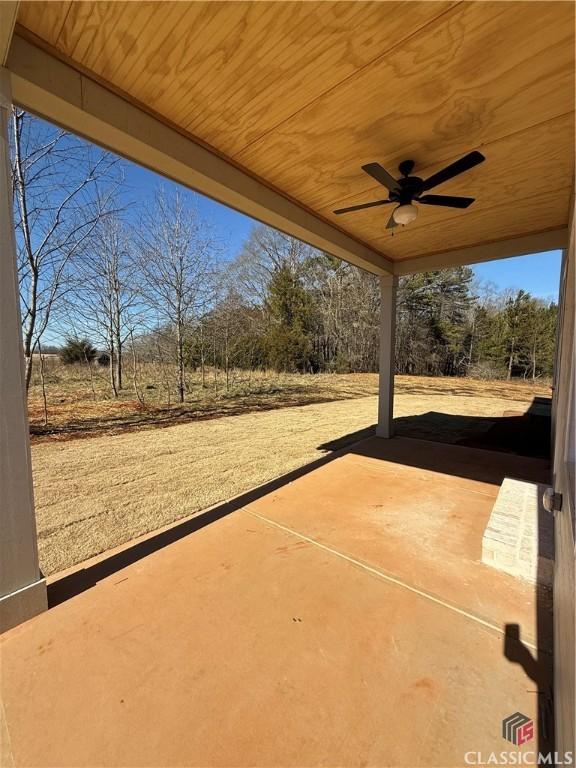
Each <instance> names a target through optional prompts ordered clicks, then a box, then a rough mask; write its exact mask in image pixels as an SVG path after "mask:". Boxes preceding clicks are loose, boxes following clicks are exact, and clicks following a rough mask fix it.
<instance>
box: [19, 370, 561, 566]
mask: <svg viewBox="0 0 576 768" xmlns="http://www.w3.org/2000/svg"><path fill="white" fill-rule="evenodd" d="M331 378H333V379H334V378H336V379H337V377H331ZM350 378H351V377H346V379H348V382H347V383H346V384H345V386H344V385H341V389H340V390H338V388H336V390H337V394H336V396H335V397H333V398H332V399H333V400H335V401H334V402H324V403H316V404H311V405H299V406H298V405H297V406H294V407H290V408H282V409H280V408H279V407H278V404H275V405H273V406H272V408H273V409H271V410H265V411H262V410H260V411H257V412H247V413H241V414H239V415H234V416H224V417H221V418H214V417H213V418H211V419H209V420H202V419H200V420H198V419H196V420H189V421H187V422H186V423H183V424H178V425H176V426H168V427H165V428H157V429H145V430H142V429H140V430H134V429H131V430H129V431H124V432H122V433H119V434H111V435H110V434H106V435H100V436H96V437H92V438H91V439H88V440H71V439H67V440H61V439H55V440H54V439H53V440H51V441H49V442H46V441H44V442H40V443H37V444H35V445H34V446H33V450H32V458H33V465H34V481H35V492H36V508H37V520H38V534H39V545H40V557H41V565H42V569H43V571H44V573H46V574H52V573H54V572H57V571H59V570H62V569H64V568H67V567H68V566H71V565H73V564H75V563H78V562H80V561H82V560H85V559H87V558H88V557H90V556H92V555H95V554H98V553H100V552H103V551H105V550H107V549H110V548H112V547H114V546H116V545H119V544H121V543H124V542H126V541H129V540H130V539H133V538H135V537H136V536H138V535H140V534H142V533H146V532H148V531H151V530H154V529H156V528H159V527H161V526H163V525H165V524H167V523H170V522H173V521H175V520H177V519H179V518H181V517H184V516H188V515H190V514H192V513H194V512H196V511H198V510H200V509H203V508H205V507H207V506H210V505H212V504H215V503H217V502H219V501H222V500H225V499H228V498H230V497H232V496H234V495H236V494H239V493H241V492H243V491H246V490H248V489H250V488H252V487H254V486H257V485H259V484H261V483H263V482H265V481H267V480H270V479H272V478H274V477H277V476H278V475H281V474H283V473H285V472H288V471H290V470H292V469H295V468H297V467H299V466H302V465H303V464H305V463H307V462H309V461H312V460H314V459H317V458H319V457H321V456H324V455H325V454H326V452H328V451H330V450H332V449H333V448H335V447H339V445H341V444H342V441H341V440H340V438H342V437H343V436H346V435H351V434H352V435H354V433H356V432H358V431H359V430H366V429H367V428H369V427H370V426H371V425H373V424H374V423H375V420H376V411H377V398H376V397H375V396H374V395H373V394H371V392H373V391H374V388H375V387H376V381H377V379H376V376H374V375H368V374H366V375H364V376H363V378H362V380H361V381H360V380H358V382H357V383H356V384H355V385H353V383H352V382H351V381H350ZM323 386H324V387H328V385H327V383H326V380H324V383H323ZM352 386H355V387H356V390H355V395H350V394H349V395H348V397H347V398H346V399H337V398H338V394H339V392H341V391H343V390H346V389H347V388H348V387H352ZM535 395H544V396H549V395H550V391H549V388H547V387H543V386H540V387H536V388H535V387H533V386H532V385H531V384H516V383H513V384H509V383H505V382H475V381H471V380H464V379H460V380H454V379H423V378H411V377H398V380H397V396H396V407H395V416H396V417H397V418H398V417H400V418H401V417H407V416H415V415H418V414H423V413H429V412H430V411H436V412H439V413H443V414H454V415H467V416H483V417H486V416H494V417H499V416H502V415H503V413H504V412H505V411H508V412H509V411H518V412H520V411H525V410H526V408H527V407H528V405H529V404H530V402H531V401H532V399H533V397H534V396H535ZM351 397H352V398H354V399H350V398H351ZM400 423H401V422H400ZM430 436H431V437H434V435H430ZM447 437H448V439H450V438H452V437H454V435H450V434H448V435H444V439H446V438H447ZM353 439H357V436H356V437H352V440H353ZM45 440H46V438H45Z"/></svg>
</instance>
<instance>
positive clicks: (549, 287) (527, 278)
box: [125, 163, 562, 300]
mask: <svg viewBox="0 0 576 768" xmlns="http://www.w3.org/2000/svg"><path fill="white" fill-rule="evenodd" d="M125 169H126V187H127V191H126V193H125V197H126V200H127V201H128V200H129V201H131V202H145V201H146V200H152V199H153V197H154V192H155V189H156V188H157V187H158V185H159V184H165V185H169V184H171V183H172V182H170V181H167V180H165V179H161V178H160V177H159V176H157V175H156V174H155V173H152V172H151V171H148V170H146V169H144V168H140V167H139V166H137V165H134V164H133V163H126V164H125ZM198 207H199V211H200V214H201V216H202V217H203V218H205V219H206V220H208V221H210V222H211V224H212V226H213V227H214V229H215V232H214V234H215V236H216V237H217V239H218V241H219V243H220V244H221V246H222V249H223V257H224V258H225V259H232V258H234V256H235V255H236V254H237V253H238V252H239V251H240V249H241V247H242V243H243V242H244V241H245V240H246V238H247V237H248V234H249V233H250V229H251V228H252V226H253V225H254V223H255V222H254V220H253V219H250V218H249V217H248V216H244V215H242V214H241V213H237V212H236V211H233V210H231V209H230V208H227V207H226V206H224V205H221V204H220V203H216V202H214V201H213V200H210V199H208V198H207V197H203V196H202V195H198ZM561 260H562V253H561V251H550V252H548V253H537V254H532V255H530V256H518V257H516V258H511V259H500V260H498V261H490V262H486V263H484V264H477V265H475V266H473V269H474V272H475V273H476V275H477V277H478V279H479V280H482V281H489V282H491V283H494V284H495V285H496V287H497V288H498V289H499V290H505V289H506V288H522V289H524V290H525V291H528V292H529V293H531V294H532V295H533V296H538V297H539V298H542V299H548V300H556V299H557V296H558V284H559V279H560V265H561Z"/></svg>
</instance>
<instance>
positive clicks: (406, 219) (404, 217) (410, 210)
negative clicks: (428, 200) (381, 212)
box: [392, 203, 418, 224]
mask: <svg viewBox="0 0 576 768" xmlns="http://www.w3.org/2000/svg"><path fill="white" fill-rule="evenodd" d="M392 215H393V216H394V221H395V222H396V224H410V222H411V221H414V219H415V218H416V217H417V216H418V208H416V206H415V205H412V204H411V203H408V205H399V206H398V208H395V209H394V213H393V214H392Z"/></svg>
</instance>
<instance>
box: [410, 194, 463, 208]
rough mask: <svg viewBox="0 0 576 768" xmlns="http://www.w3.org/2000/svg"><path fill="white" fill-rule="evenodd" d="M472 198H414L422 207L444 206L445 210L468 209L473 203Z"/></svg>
mask: <svg viewBox="0 0 576 768" xmlns="http://www.w3.org/2000/svg"><path fill="white" fill-rule="evenodd" d="M474 200H475V198H474V197H451V196H450V195H423V196H422V197H418V198H416V202H417V203H423V204H424V205H445V206H446V207H447V208H468V206H469V205H472V203H473V202H474Z"/></svg>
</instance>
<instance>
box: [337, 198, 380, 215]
mask: <svg viewBox="0 0 576 768" xmlns="http://www.w3.org/2000/svg"><path fill="white" fill-rule="evenodd" d="M391 202H392V200H376V202H374V203H362V205H351V206H350V207H349V208H338V209H337V210H336V211H333V213H336V214H340V213H349V212H350V211H361V210H362V208H374V207H375V206H376V205H386V204H387V203H391Z"/></svg>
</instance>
